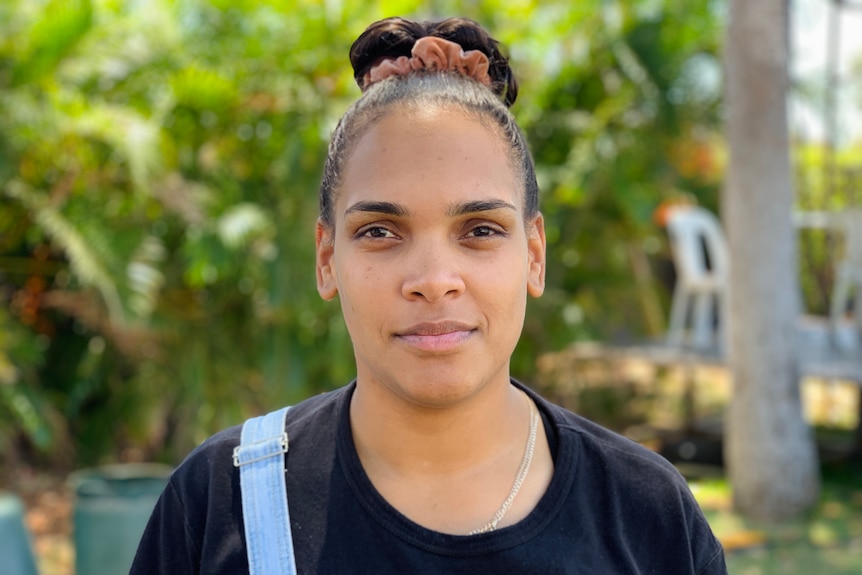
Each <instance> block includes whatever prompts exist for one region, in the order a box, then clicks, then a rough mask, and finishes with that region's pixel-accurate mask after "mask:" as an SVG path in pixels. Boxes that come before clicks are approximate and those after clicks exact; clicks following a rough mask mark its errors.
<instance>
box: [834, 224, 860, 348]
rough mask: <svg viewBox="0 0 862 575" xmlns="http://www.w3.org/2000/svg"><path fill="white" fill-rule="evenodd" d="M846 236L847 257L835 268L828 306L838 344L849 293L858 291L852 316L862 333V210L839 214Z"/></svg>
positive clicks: (843, 232)
mask: <svg viewBox="0 0 862 575" xmlns="http://www.w3.org/2000/svg"><path fill="white" fill-rule="evenodd" d="M840 216H841V232H842V235H843V236H844V257H843V258H842V259H841V261H839V262H838V263H837V264H836V266H835V285H834V287H833V289H832V297H831V301H830V305H829V319H830V322H831V324H832V330H833V337H834V339H835V340H836V343H837V340H838V338H837V330H838V328H839V326H840V324H841V319H842V318H843V317H844V312H845V310H846V309H847V304H848V303H849V300H850V293H851V290H852V289H853V288H856V297H855V298H854V300H853V315H854V317H855V318H856V326H857V327H858V328H859V329H860V330H862V209H860V208H854V209H849V210H846V211H844V212H842V213H841V214H840Z"/></svg>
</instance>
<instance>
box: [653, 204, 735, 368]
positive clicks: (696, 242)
mask: <svg viewBox="0 0 862 575" xmlns="http://www.w3.org/2000/svg"><path fill="white" fill-rule="evenodd" d="M666 225H667V231H668V235H669V237H670V245H671V252H672V253H673V260H674V265H675V268H676V286H675V287H674V292H673V302H672V304H671V314H670V325H669V326H668V333H667V343H668V344H669V345H673V346H683V345H687V346H691V347H693V348H696V349H710V348H712V349H716V350H718V351H722V350H723V348H724V345H723V331H724V329H725V326H724V324H725V323H726V317H727V315H726V313H725V309H724V308H725V305H726V299H727V298H726V286H727V273H728V271H727V267H728V255H727V242H726V240H725V237H724V232H723V231H722V229H721V224H719V222H718V219H717V218H716V217H715V216H714V215H713V214H712V213H711V212H709V211H707V210H705V209H703V208H699V207H696V206H679V207H676V208H673V209H671V210H670V213H669V215H668V217H667V222H666ZM689 317H690V318H691V321H688V320H689Z"/></svg>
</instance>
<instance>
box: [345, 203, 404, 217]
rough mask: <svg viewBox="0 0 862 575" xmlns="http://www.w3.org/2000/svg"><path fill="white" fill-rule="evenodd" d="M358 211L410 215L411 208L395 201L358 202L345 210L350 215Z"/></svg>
mask: <svg viewBox="0 0 862 575" xmlns="http://www.w3.org/2000/svg"><path fill="white" fill-rule="evenodd" d="M356 212H373V213H376V214H389V215H391V216H409V215H410V210H408V209H407V208H405V207H404V206H402V205H401V204H396V203H394V202H366V201H363V202H356V203H355V204H353V205H352V206H350V207H349V208H347V209H346V210H345V211H344V215H345V216H348V215H350V214H353V213H356Z"/></svg>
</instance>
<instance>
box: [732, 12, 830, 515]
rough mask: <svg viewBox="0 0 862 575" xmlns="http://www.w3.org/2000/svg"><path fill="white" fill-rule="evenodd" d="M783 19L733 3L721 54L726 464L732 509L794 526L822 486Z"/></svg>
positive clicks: (779, 14)
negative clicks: (805, 399) (807, 381)
mask: <svg viewBox="0 0 862 575" xmlns="http://www.w3.org/2000/svg"><path fill="white" fill-rule="evenodd" d="M787 10H788V7H787V1H786V0H757V1H752V0H731V1H730V22H729V25H728V31H727V37H726V43H725V73H726V87H725V90H726V99H725V102H726V106H727V140H728V145H729V149H730V165H729V168H728V174H727V181H726V186H725V189H724V193H723V197H722V215H723V219H724V221H725V227H726V230H727V236H728V243H729V246H728V247H729V252H730V281H729V293H728V298H729V306H728V307H729V318H728V319H729V326H728V327H729V329H727V330H726V332H725V333H727V334H728V336H729V338H730V340H729V342H727V344H728V347H727V349H728V356H729V357H728V360H729V364H730V370H731V374H732V376H733V381H734V391H733V399H732V401H731V405H730V408H729V412H728V415H727V425H726V429H727V433H726V446H725V459H726V461H727V463H728V467H729V473H730V481H731V485H732V488H733V494H734V503H735V505H736V507H737V509H738V510H739V511H741V512H742V513H743V514H745V515H747V516H749V517H752V518H757V519H765V520H780V519H783V518H788V517H792V516H795V515H798V514H799V513H801V512H803V511H804V510H806V509H808V508H809V507H810V506H812V505H813V504H814V503H815V502H816V500H817V497H818V492H819V487H820V480H819V465H818V461H817V451H816V447H815V444H814V441H813V437H812V434H811V430H810V429H809V428H808V426H807V425H806V423H805V421H804V419H803V415H802V403H801V399H800V389H799V366H798V362H797V359H796V345H797V341H796V340H797V338H796V327H795V326H796V319H797V316H798V314H799V312H800V304H799V299H800V298H799V288H798V273H797V260H796V237H795V230H794V227H793V222H792V208H793V190H792V183H791V171H790V152H789V141H788V134H787V106H786V97H787V84H788V76H787V65H788V39H787V31H788V12H787Z"/></svg>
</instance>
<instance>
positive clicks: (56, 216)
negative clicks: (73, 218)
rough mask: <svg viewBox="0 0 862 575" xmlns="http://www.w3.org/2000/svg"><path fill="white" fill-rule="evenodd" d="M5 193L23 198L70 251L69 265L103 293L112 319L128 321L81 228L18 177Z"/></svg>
mask: <svg viewBox="0 0 862 575" xmlns="http://www.w3.org/2000/svg"><path fill="white" fill-rule="evenodd" d="M4 191H5V193H6V194H7V195H8V196H10V197H12V198H14V199H16V200H18V201H20V202H21V203H22V204H23V205H24V207H25V208H27V210H29V211H30V213H31V214H32V217H33V219H34V220H35V221H36V222H37V224H38V225H39V226H41V228H42V229H43V230H44V231H45V233H46V234H48V235H49V236H50V237H51V238H52V239H53V240H54V241H55V242H56V243H57V244H58V245H59V246H60V247H61V248H62V249H63V251H64V252H65V253H66V256H67V257H68V258H69V265H70V268H71V270H72V272H73V273H74V274H75V276H76V277H77V278H78V280H79V281H80V282H81V283H82V284H83V285H86V286H92V287H94V288H95V289H97V290H98V291H99V293H100V294H101V296H102V298H103V300H104V302H105V306H106V307H107V309H108V313H109V315H110V317H111V318H112V319H114V320H115V321H119V322H120V323H123V322H124V319H125V313H124V311H123V305H122V302H121V300H120V296H119V293H118V290H117V286H116V284H115V283H114V281H113V280H112V279H111V275H110V274H109V273H108V270H107V268H106V266H105V265H104V263H103V262H102V261H101V259H100V258H99V256H98V255H97V254H96V253H95V252H94V250H92V249H91V248H90V246H89V245H88V244H87V242H86V240H85V239H84V237H83V235H82V234H81V233H80V231H79V230H78V229H77V228H75V226H74V225H73V224H72V223H71V222H70V221H69V220H67V219H66V218H65V217H63V214H61V213H60V212H59V211H58V210H57V209H56V208H54V207H52V206H51V205H49V204H48V202H47V201H46V200H45V199H44V198H41V197H39V195H38V194H37V193H35V192H34V191H33V190H31V189H30V187H29V186H27V185H26V184H24V183H23V182H20V181H18V180H13V181H11V182H9V183H8V184H7V185H6V186H5V188H4Z"/></svg>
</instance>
